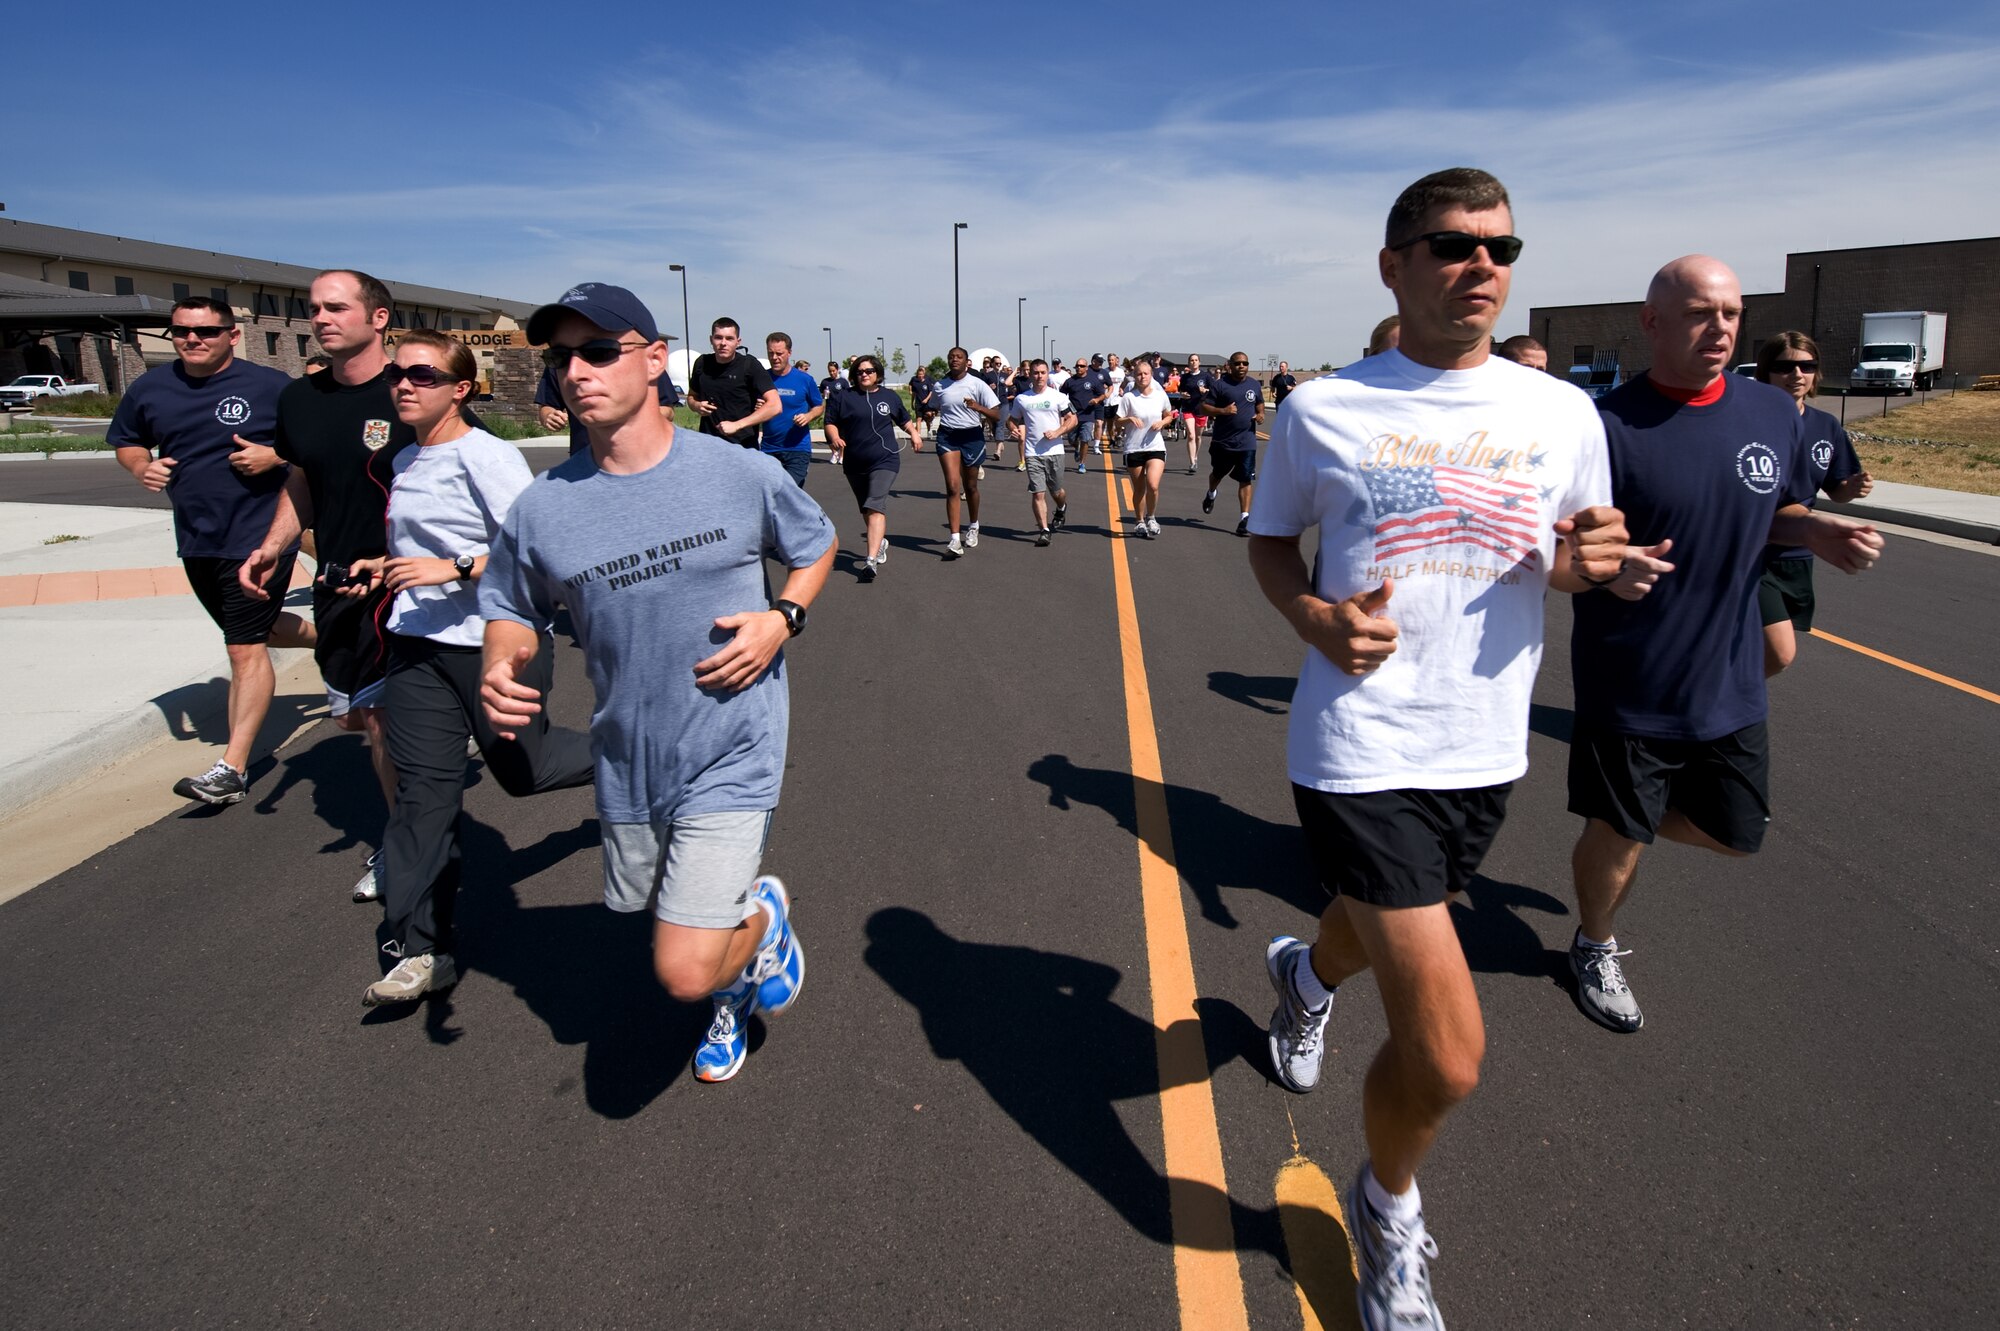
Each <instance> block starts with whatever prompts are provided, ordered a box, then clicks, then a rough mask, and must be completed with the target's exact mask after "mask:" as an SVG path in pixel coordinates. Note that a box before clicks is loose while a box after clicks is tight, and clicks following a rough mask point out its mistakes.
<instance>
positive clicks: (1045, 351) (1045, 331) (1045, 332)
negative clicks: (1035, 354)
mask: <svg viewBox="0 0 2000 1331" xmlns="http://www.w3.org/2000/svg"><path fill="white" fill-rule="evenodd" d="M1048 358H1049V326H1048V325H1047V324H1043V325H1042V359H1043V360H1047V359H1048Z"/></svg>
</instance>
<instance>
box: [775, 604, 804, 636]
mask: <svg viewBox="0 0 2000 1331" xmlns="http://www.w3.org/2000/svg"><path fill="white" fill-rule="evenodd" d="M771 608H772V609H773V610H775V611H777V612H778V613H779V614H781V615H783V616H784V617H785V627H786V628H787V629H788V630H790V632H791V635H792V636H793V637H794V638H796V637H798V636H799V634H801V633H803V632H805V629H806V608H805V607H804V606H802V605H800V604H799V603H798V602H797V601H773V602H771Z"/></svg>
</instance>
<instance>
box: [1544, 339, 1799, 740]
mask: <svg viewBox="0 0 2000 1331" xmlns="http://www.w3.org/2000/svg"><path fill="white" fill-rule="evenodd" d="M1597 410H1598V413H1599V414H1600V415H1602V416H1603V418H1604V435H1605V441H1606V444H1607V445H1608V447H1609V450H1610V454H1611V502H1612V503H1614V504H1616V505H1617V506H1618V508H1619V509H1620V511H1622V512H1623V513H1624V514H1625V526H1626V528H1627V530H1629V531H1630V532H1631V534H1632V543H1633V544H1634V545H1657V544H1658V543H1659V542H1660V541H1662V540H1665V539H1667V538H1669V537H1671V538H1672V539H1673V542H1674V547H1673V549H1672V550H1671V551H1669V552H1668V554H1667V559H1668V561H1669V562H1671V563H1672V564H1673V565H1674V571H1673V572H1672V573H1669V574H1667V575H1666V576H1664V577H1662V578H1661V579H1660V581H1659V582H1658V583H1657V584H1655V586H1654V587H1653V590H1652V591H1651V592H1650V593H1649V594H1648V595H1647V596H1645V597H1644V598H1643V599H1641V600H1638V601H1621V600H1619V599H1618V598H1617V597H1615V596H1613V595H1612V594H1611V593H1610V592H1608V591H1592V592H1587V593H1585V594H1584V595H1582V596H1576V597H1572V598H1571V600H1572V602H1573V603H1574V604H1575V606H1576V627H1575V630H1574V632H1572V634H1571V635H1570V665H1571V673H1572V674H1573V675H1574V677H1575V684H1576V714H1577V718H1578V719H1579V720H1582V721H1587V722H1590V723H1592V724H1595V725H1599V726H1602V727H1604V728H1607V729H1610V730H1614V731H1618V732H1621V733H1623V734H1628V735H1638V736H1643V737H1645V738H1649V739H1672V740H1711V739H1718V738H1720V737H1722V736H1724V735H1728V734H1731V733H1733V732H1735V731H1738V730H1741V729H1743V727H1745V726H1748V725H1754V724H1755V723H1757V722H1759V721H1762V720H1763V719H1764V716H1765V713H1766V710H1767V702H1766V697H1765V693H1764V635H1763V631H1762V627H1761V625H1760V624H1759V616H1758V613H1757V582H1758V579H1759V578H1760V577H1761V576H1762V573H1763V568H1764V547H1765V544H1766V541H1767V538H1768V537H1769V536H1770V532H1771V518H1772V516H1773V515H1774V514H1775V513H1776V512H1777V511H1778V509H1779V508H1781V507H1783V506H1784V505H1786V504H1797V503H1804V502H1806V501H1808V500H1810V499H1811V497H1812V469H1811V464H1810V461H1809V457H1808V451H1807V446H1806V434H1805V431H1804V427H1803V424H1802V422H1801V420H1800V418H1799V412H1798V408H1797V406H1795V405H1794V404H1793V402H1792V399H1791V397H1790V395H1788V394H1786V393H1784V392H1782V391H1780V390H1778V389H1776V388H1773V387H1771V386H1770V385H1769V384H1760V383H1758V382H1756V381H1755V380H1753V379H1746V378H1744V377H1742V376H1740V375H1734V374H1732V375H1727V376H1725V377H1724V383H1723V392H1722V397H1721V399H1720V400H1719V401H1716V402H1714V403H1712V404H1710V405H1708V406H1704V407H1697V406H1689V405H1683V404H1681V403H1679V402H1676V401H1674V400H1673V399H1671V398H1669V397H1667V396H1666V395H1664V394H1662V393H1661V392H1659V391H1658V390H1657V389H1655V388H1654V387H1653V384H1652V380H1650V379H1648V378H1647V377H1645V376H1644V375H1641V376H1640V377H1638V378H1636V379H1633V380H1631V381H1629V382H1628V383H1626V384H1625V385H1624V386H1623V387H1620V388H1617V389H1614V390H1612V391H1611V392H1609V393H1606V394H1605V395H1604V396H1603V397H1601V398H1599V399H1598V401H1597ZM1531 462H1532V459H1531Z"/></svg>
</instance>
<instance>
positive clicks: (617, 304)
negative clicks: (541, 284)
mask: <svg viewBox="0 0 2000 1331" xmlns="http://www.w3.org/2000/svg"><path fill="white" fill-rule="evenodd" d="M565 314H580V315H582V316H583V317H584V318H586V319H588V320H590V321H591V322H592V323H594V324H596V325H597V326H598V327H599V328H602V329H603V330H604V331H605V332H607V333H622V332H624V331H625V330H626V329H628V328H629V329H631V330H632V331H633V332H635V333H637V334H638V335H639V336H641V337H643V338H645V339H646V340H647V341H648V342H657V341H659V340H660V329H659V326H658V325H657V324H655V323H654V322H653V312H652V311H651V310H649V309H647V308H646V305H645V302H644V301H642V300H640V299H639V298H638V297H637V296H635V295H633V294H632V293H631V292H629V291H627V290H626V289H625V288H624V287H614V286H612V285H611V284H610V283H608V282H580V283H578V284H577V285H576V286H573V287H571V288H570V289H569V290H568V291H565V292H563V293H562V299H561V300H559V301H557V302H556V303H555V304H553V305H544V306H542V308H540V309H539V310H536V311H535V312H534V313H533V314H531V315H529V316H528V342H529V345H531V346H537V347H539V346H542V345H544V344H545V343H547V342H548V340H549V335H550V334H551V333H553V332H554V331H555V326H556V320H558V319H560V318H562V317H563V316H564V315H565Z"/></svg>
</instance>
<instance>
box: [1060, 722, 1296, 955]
mask: <svg viewBox="0 0 2000 1331" xmlns="http://www.w3.org/2000/svg"><path fill="white" fill-rule="evenodd" d="M1028 776H1029V778H1030V779H1031V780H1034V781H1039V782H1040V783H1041V784H1043V785H1045V786H1047V787H1048V788H1049V803H1050V804H1051V805H1053V806H1054V807H1055V808H1058V809H1064V810H1067V809H1069V808H1071V807H1072V805H1075V804H1087V805H1089V806H1091V807H1092V808H1097V809H1102V810H1103V811H1104V812H1105V813H1108V814H1110V815H1111V816H1112V818H1113V819H1115V820H1116V821H1117V823H1118V826H1120V827H1122V828H1123V829H1125V831H1127V832H1128V833H1130V834H1131V835H1133V836H1134V837H1143V839H1144V840H1145V841H1146V843H1147V845H1148V846H1149V847H1150V848H1151V849H1152V851H1153V853H1154V854H1156V855H1159V856H1161V857H1162V858H1164V859H1166V860H1168V861H1169V862H1172V863H1174V864H1175V865H1176V867H1177V868H1178V869H1179V871H1180V876H1181V877H1182V879H1184V880H1185V881H1186V883H1187V885H1188V890H1189V891H1191V892H1193V893H1194V897H1195V901H1196V902H1197V903H1198V904H1199V905H1200V907H1201V917H1202V918H1203V919H1204V920H1207V921H1208V922H1209V923H1211V924H1217V925H1220V926H1222V927H1223V928H1225V929H1234V928H1236V927H1237V924H1236V916H1235V914H1234V913H1233V912H1232V911H1231V910H1230V909H1229V907H1228V905H1227V904H1226V903H1225V901H1224V900H1223V890H1224V889H1225V888H1227V889H1230V890H1235V891H1257V892H1266V893H1269V894H1270V895H1272V896H1274V897H1277V898H1278V899H1279V900H1280V901H1286V902H1290V903H1291V904H1292V905H1293V906H1295V907H1297V908H1298V909H1299V910H1301V911H1304V912H1305V913H1306V914H1308V915H1311V916H1314V917H1317V916H1318V915H1319V913H1320V912H1321V911H1323V910H1325V909H1326V903H1327V895H1326V890H1325V889H1324V888H1322V887H1321V886H1320V884H1319V880H1318V878H1317V877H1315V876H1314V874H1313V872H1312V868H1311V866H1310V864H1309V863H1308V862H1307V860H1306V849H1305V837H1304V836H1303V835H1302V834H1301V833H1300V831H1299V829H1298V828H1297V827H1296V826H1295V825H1293V824H1292V823H1289V822H1286V823H1273V822H1268V821H1266V820H1265V819H1262V818H1259V817H1257V816H1256V815H1255V814H1250V813H1245V812H1244V811H1243V810H1241V809H1238V808H1236V807H1235V806H1234V805H1231V804H1226V803H1224V802H1223V801H1222V799H1221V798H1219V797H1218V796H1215V795H1211V794H1209V793H1208V792H1207V791H1205V790H1192V789H1189V788H1188V787H1186V786H1176V785H1168V786H1166V787H1165V794H1166V801H1167V819H1168V822H1169V823H1170V824H1171V825H1172V826H1171V828H1170V829H1169V828H1153V827H1147V828H1144V829H1141V828H1140V826H1139V820H1138V814H1137V804H1136V799H1135V795H1134V787H1133V777H1132V774H1131V773H1129V772H1120V771H1116V770H1113V769H1111V768H1106V767H1079V766H1077V765H1076V764H1075V763H1073V762H1071V761H1070V760H1069V757H1068V755H1066V754H1060V753H1052V754H1049V755H1048V756H1047V757H1044V758H1037V759H1036V760H1035V761H1034V762H1033V763H1031V764H1029V766H1028Z"/></svg>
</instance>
